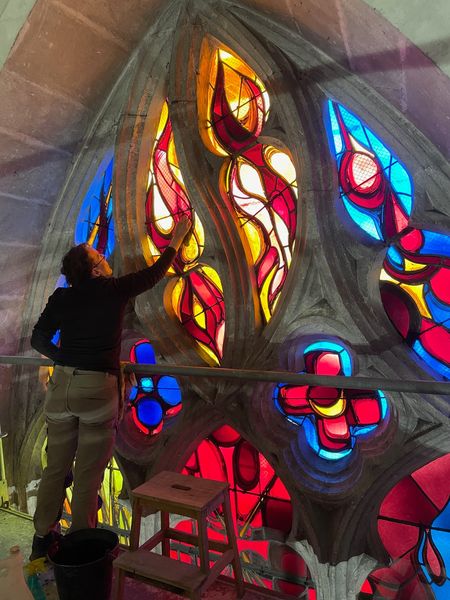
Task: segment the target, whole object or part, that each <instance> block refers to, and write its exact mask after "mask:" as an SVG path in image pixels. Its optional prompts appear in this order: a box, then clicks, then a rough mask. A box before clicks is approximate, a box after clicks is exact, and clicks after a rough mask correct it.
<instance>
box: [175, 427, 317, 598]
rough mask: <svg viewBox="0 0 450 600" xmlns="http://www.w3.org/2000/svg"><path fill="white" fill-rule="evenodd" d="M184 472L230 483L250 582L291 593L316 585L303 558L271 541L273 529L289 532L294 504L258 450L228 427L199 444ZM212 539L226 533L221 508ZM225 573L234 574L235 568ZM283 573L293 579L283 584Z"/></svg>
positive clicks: (182, 525) (212, 521) (211, 526)
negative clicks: (262, 572)
mask: <svg viewBox="0 0 450 600" xmlns="http://www.w3.org/2000/svg"><path fill="white" fill-rule="evenodd" d="M184 472H185V473H187V474H190V475H194V476H196V477H205V478H207V479H216V480H219V481H228V482H229V484H230V497H231V505H232V514H233V518H234V522H235V527H236V532H237V539H238V548H239V552H240V555H241V560H242V567H243V570H244V577H245V579H246V581H250V582H251V583H253V584H256V585H259V586H263V587H268V588H270V589H275V590H284V591H285V593H293V594H294V593H301V592H304V591H305V590H306V589H307V588H310V587H311V586H312V582H311V578H310V575H309V572H308V569H307V567H306V564H305V562H304V561H303V559H302V558H301V557H300V556H299V555H298V554H297V553H296V552H294V551H293V550H292V549H291V548H289V547H288V546H285V545H284V544H280V543H279V542H272V541H270V539H271V535H270V532H271V531H272V530H274V529H276V530H278V531H281V532H283V533H284V534H288V533H289V532H290V530H291V526H292V504H291V501H290V497H289V494H288V492H287V490H286V488H285V486H284V485H283V483H282V482H281V480H280V479H279V477H278V476H277V475H276V473H275V472H274V470H273V469H272V467H271V466H270V464H269V463H268V462H267V460H266V459H265V458H264V456H263V455H262V454H261V453H259V452H258V451H257V450H256V448H254V447H253V446H252V445H251V444H250V443H249V442H248V441H246V440H244V439H243V438H241V436H240V435H239V433H238V432H236V431H235V430H234V429H233V428H232V427H230V426H228V425H225V426H222V427H220V428H219V429H217V430H216V431H215V432H213V434H211V436H210V437H209V438H208V439H206V440H204V441H202V442H201V443H200V445H199V446H198V448H197V450H196V451H195V452H194V453H193V454H192V456H191V457H190V458H189V459H188V461H187V462H186V465H185V467H184ZM186 523H187V522H186V521H184V522H181V523H179V524H178V525H177V528H185V527H186V526H187V525H186ZM261 528H262V532H261V533H258V532H259V531H260V529H261ZM264 532H265V533H264ZM208 535H209V537H210V538H214V539H223V537H224V535H225V534H224V529H223V521H222V519H221V511H220V510H219V511H218V512H217V513H216V514H215V515H213V516H212V517H211V518H210V520H209V531H208ZM258 540H261V541H258ZM181 554H183V553H181ZM186 555H187V553H186V554H185V556H186ZM190 556H191V559H190V560H193V557H192V554H191V555H190ZM261 570H262V571H264V575H261ZM271 573H272V575H271ZM226 574H227V575H231V574H232V572H231V570H228V571H227V572H226ZM283 574H285V576H286V577H287V578H288V579H292V581H291V582H288V581H285V580H284V579H283ZM310 597H312V596H310Z"/></svg>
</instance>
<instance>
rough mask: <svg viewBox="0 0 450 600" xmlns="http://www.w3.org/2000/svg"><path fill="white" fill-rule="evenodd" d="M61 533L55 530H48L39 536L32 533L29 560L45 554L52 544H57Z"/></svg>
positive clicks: (51, 547)
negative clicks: (45, 533)
mask: <svg viewBox="0 0 450 600" xmlns="http://www.w3.org/2000/svg"><path fill="white" fill-rule="evenodd" d="M61 537H62V536H61V534H60V533H58V532H57V531H53V530H52V531H50V532H49V533H47V535H44V536H41V535H37V534H34V536H33V544H32V546H31V554H30V562H32V561H33V560H36V559H38V558H42V557H45V556H47V554H48V552H49V551H50V550H51V549H53V547H54V546H56V545H58V544H59V541H60V539H61Z"/></svg>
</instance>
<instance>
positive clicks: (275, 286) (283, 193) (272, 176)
mask: <svg viewBox="0 0 450 600" xmlns="http://www.w3.org/2000/svg"><path fill="white" fill-rule="evenodd" d="M269 104H270V101H269V94H268V93H267V90H266V88H265V86H264V84H263V82H262V81H261V80H260V79H259V77H258V76H257V75H256V73H255V72H254V71H253V70H252V69H251V68H250V67H249V65H248V64H246V63H245V62H244V61H243V60H242V59H241V58H239V57H238V56H237V55H236V54H235V53H233V52H231V50H229V49H226V48H224V47H223V46H220V47H217V46H214V45H212V44H210V43H209V42H208V41H205V42H204V43H203V47H202V57H201V65H200V74H199V85H198V107H199V130H200V134H201V136H202V139H203V141H204V143H205V145H206V146H207V148H208V149H209V150H210V151H211V152H213V153H215V154H217V155H219V156H223V157H225V161H224V164H223V168H222V170H221V175H220V181H219V185H220V189H221V192H222V194H223V195H224V196H225V197H226V198H227V199H228V201H229V203H230V205H231V207H232V208H233V210H234V212H235V214H236V217H237V220H238V223H239V225H240V229H241V232H242V235H243V239H245V242H246V248H247V249H248V260H249V263H250V264H251V265H252V266H253V271H254V275H255V287H256V294H257V297H258V299H259V307H260V313H261V316H262V318H263V320H264V321H265V322H268V321H269V320H270V319H271V317H272V315H273V312H274V310H275V307H276V305H277V303H278V300H279V299H280V295H281V292H282V289H283V286H284V284H285V281H286V277H287V274H288V270H289V267H290V264H291V261H292V253H293V250H294V245H295V233H296V227H297V175H296V171H295V167H294V165H293V162H292V159H291V157H290V155H289V153H288V152H287V151H286V150H283V149H281V148H278V147H275V146H273V145H271V144H264V143H260V142H259V141H258V138H259V135H260V134H261V132H262V131H263V128H264V125H265V123H266V122H267V118H268V115H269Z"/></svg>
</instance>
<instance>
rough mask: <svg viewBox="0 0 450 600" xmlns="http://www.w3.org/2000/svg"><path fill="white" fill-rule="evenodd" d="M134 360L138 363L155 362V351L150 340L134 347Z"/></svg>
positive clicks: (152, 363)
mask: <svg viewBox="0 0 450 600" xmlns="http://www.w3.org/2000/svg"><path fill="white" fill-rule="evenodd" d="M134 351H135V354H136V362H137V363H138V364H140V365H154V364H156V357H155V351H154V350H153V346H152V345H151V344H150V342H141V343H140V344H136V345H135V347H134Z"/></svg>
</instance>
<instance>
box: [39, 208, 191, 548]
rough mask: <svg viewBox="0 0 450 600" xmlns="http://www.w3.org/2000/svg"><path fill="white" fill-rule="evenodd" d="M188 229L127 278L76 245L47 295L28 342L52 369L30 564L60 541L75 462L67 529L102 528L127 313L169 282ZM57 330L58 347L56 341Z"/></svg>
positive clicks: (183, 226)
mask: <svg viewBox="0 0 450 600" xmlns="http://www.w3.org/2000/svg"><path fill="white" fill-rule="evenodd" d="M190 227H191V223H190V221H189V219H188V218H187V217H182V218H181V219H180V220H179V221H178V223H177V224H176V225H175V227H174V230H173V235H172V239H171V241H170V243H169V246H168V247H167V248H166V250H165V251H164V252H163V253H162V255H161V256H160V258H159V259H158V260H157V261H156V262H155V263H154V264H153V265H152V266H151V267H148V268H146V269H143V270H141V271H137V272H135V273H130V274H128V275H124V276H123V277H117V278H116V277H113V276H112V269H111V267H110V266H109V264H108V262H107V260H106V258H105V257H104V256H103V255H102V254H100V253H99V252H98V251H97V250H96V249H95V248H92V247H91V246H89V245H88V244H80V245H78V246H75V247H73V248H72V249H71V250H69V252H68V253H67V254H66V255H65V256H64V258H63V261H62V268H61V273H62V274H63V275H65V277H66V280H67V283H68V284H69V286H70V287H68V288H57V289H56V290H55V292H54V293H53V294H52V295H51V296H50V298H49V299H48V302H47V305H46V307H45V309H44V311H43V312H42V314H41V316H40V317H39V319H38V321H37V323H36V325H35V327H34V329H33V333H32V336H31V345H32V347H33V348H34V349H35V350H37V351H38V352H40V353H41V354H43V355H44V356H47V357H48V358H50V359H51V360H53V361H54V363H55V368H54V370H53V373H52V375H51V377H50V378H49V381H48V387H47V393H46V399H45V417H46V421H47V427H48V449H47V467H46V468H45V470H44V472H43V474H42V479H41V483H40V486H39V490H38V496H37V506H36V512H35V515H34V527H35V534H34V537H33V545H32V551H31V556H30V560H35V559H37V558H40V557H42V556H45V555H46V554H47V552H48V550H49V548H50V546H51V545H52V544H53V543H54V542H55V541H56V540H57V538H58V537H59V533H58V532H57V530H56V529H55V526H56V524H57V522H58V520H59V517H60V510H61V506H62V502H63V499H64V494H65V479H66V476H67V474H68V473H69V471H70V469H71V468H72V464H73V461H74V459H75V457H76V462H75V468H74V488H73V495H72V506H71V508H72V525H71V528H70V531H71V532H73V531H77V530H79V529H84V528H94V527H96V525H97V493H98V489H99V487H100V484H101V481H102V478H103V473H104V470H105V468H106V466H107V464H108V462H109V460H110V459H111V456H112V453H113V448H114V442H115V437H116V429H117V423H118V418H119V405H120V400H121V398H120V385H119V380H120V377H119V375H120V343H121V337H122V323H123V317H124V313H125V307H126V304H127V302H128V300H129V299H130V298H133V297H134V296H137V295H138V294H142V293H143V292H145V291H146V290H149V289H150V288H152V287H153V286H154V285H156V284H157V283H158V281H160V280H161V279H162V278H163V277H164V275H165V274H166V272H167V270H168V269H169V267H170V265H171V264H172V262H173V261H174V259H175V256H176V254H177V252H178V250H179V248H180V247H181V245H182V243H183V241H184V239H185V237H186V235H187V234H188V232H189V230H190ZM58 330H60V345H59V347H58V346H56V345H55V344H54V343H53V342H52V339H53V336H54V335H55V333H56V331H58Z"/></svg>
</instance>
